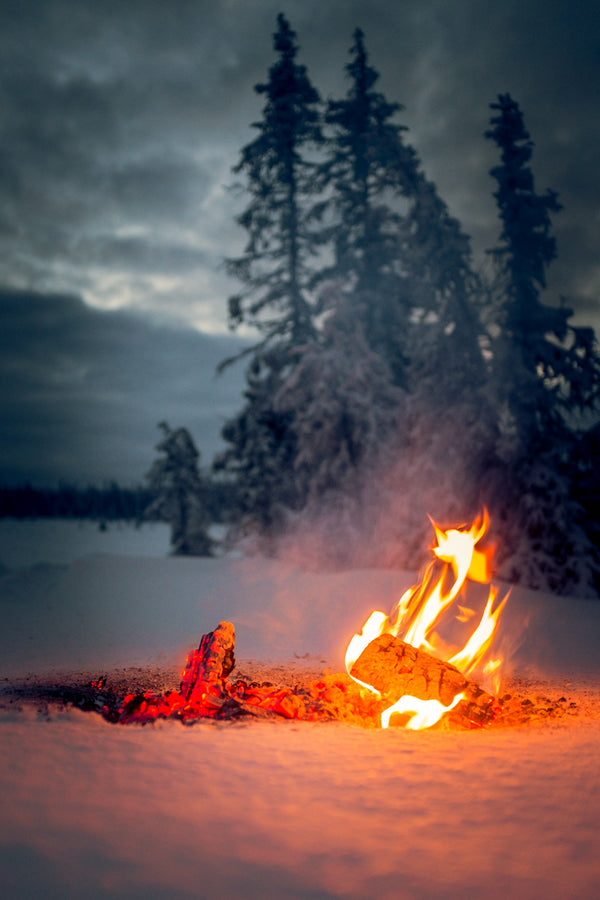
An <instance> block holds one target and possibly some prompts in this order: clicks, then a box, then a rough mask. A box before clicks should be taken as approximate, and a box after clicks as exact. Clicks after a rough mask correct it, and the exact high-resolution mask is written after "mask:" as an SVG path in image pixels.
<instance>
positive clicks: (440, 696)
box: [351, 634, 497, 725]
mask: <svg viewBox="0 0 600 900" xmlns="http://www.w3.org/2000/svg"><path fill="white" fill-rule="evenodd" d="M351 674H352V676H353V677H354V678H357V679H358V680H359V681H361V682H363V683H364V684H368V685H371V686H372V687H374V688H375V689H376V690H377V691H379V693H380V694H381V695H382V699H383V700H384V701H386V704H387V705H389V706H391V705H392V704H393V703H396V702H397V701H398V700H399V699H400V697H402V696H404V695H405V694H408V695H410V696H411V697H416V698H417V699H419V700H438V701H439V702H440V703H441V704H442V705H443V706H450V704H451V703H452V701H453V700H454V698H455V697H456V695H457V694H464V697H463V699H462V700H461V701H460V702H459V703H458V704H457V705H456V707H455V708H454V709H453V710H452V711H451V713H450V717H451V718H452V719H453V720H454V721H457V720H458V719H462V720H465V721H466V722H469V723H472V724H473V725H486V724H488V723H489V722H490V721H491V720H492V719H493V718H494V715H495V713H496V709H497V703H496V700H495V698H494V697H492V696H491V694H488V693H486V692H485V691H483V690H482V689H481V688H480V687H479V686H478V685H477V684H475V682H473V681H469V679H468V678H466V677H465V676H464V675H463V674H462V672H460V671H459V670H458V669H457V668H456V667H455V666H452V665H450V663H447V662H444V661H443V660H441V659H437V658H436V657H434V656H431V654H429V653H427V652H425V651H424V650H418V649H417V648H415V647H412V646H411V645H410V644H407V643H405V642H404V641H402V640H400V639H399V638H396V637H393V635H391V634H382V635H380V637H378V638H375V640H373V641H371V643H370V644H369V645H368V646H367V647H366V648H365V649H364V650H363V652H362V653H361V655H360V656H359V658H358V659H357V660H356V662H355V663H354V665H353V666H352V670H351Z"/></svg>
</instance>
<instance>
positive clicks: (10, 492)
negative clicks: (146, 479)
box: [0, 481, 152, 522]
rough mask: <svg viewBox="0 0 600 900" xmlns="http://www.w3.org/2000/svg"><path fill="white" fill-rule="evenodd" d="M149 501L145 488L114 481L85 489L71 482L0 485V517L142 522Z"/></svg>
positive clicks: (148, 493) (148, 492)
mask: <svg viewBox="0 0 600 900" xmlns="http://www.w3.org/2000/svg"><path fill="white" fill-rule="evenodd" d="M151 500H152V495H151V493H150V491H148V489H147V488H144V487H132V488H124V487H121V486H120V485H118V484H117V483H116V482H114V481H113V482H110V483H109V484H105V485H104V486H102V487H95V486H92V485H88V486H87V487H85V488H78V487H75V486H74V485H70V484H60V485H59V486H58V487H57V488H39V487H33V486H32V485H31V484H25V485H22V486H17V487H0V517H1V518H9V517H10V518H15V519H43V518H58V519H95V520H97V521H106V522H109V521H114V520H119V519H120V520H123V521H141V520H142V519H143V517H144V511H145V510H146V509H147V507H148V506H149V504H150V502H151Z"/></svg>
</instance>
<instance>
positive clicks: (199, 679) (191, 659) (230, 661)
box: [179, 622, 235, 701]
mask: <svg viewBox="0 0 600 900" xmlns="http://www.w3.org/2000/svg"><path fill="white" fill-rule="evenodd" d="M234 647H235V629H234V627H233V625H232V623H231V622H219V624H218V625H217V627H216V628H215V630H214V631H209V632H208V634H205V635H203V636H202V640H201V641H200V646H199V647H198V649H197V650H193V651H192V652H191V653H190V654H189V655H188V657H187V659H186V662H185V668H184V670H183V675H182V678H181V684H180V685H179V693H180V694H181V695H182V696H183V697H184V698H185V699H186V700H188V701H192V700H193V699H194V694H195V693H197V692H198V690H200V691H201V692H203V691H204V690H205V686H206V685H208V684H211V685H216V684H218V683H219V682H223V681H225V679H226V678H227V676H228V675H229V674H230V672H231V671H232V670H233V668H234V666H235V656H234V652H233V651H234Z"/></svg>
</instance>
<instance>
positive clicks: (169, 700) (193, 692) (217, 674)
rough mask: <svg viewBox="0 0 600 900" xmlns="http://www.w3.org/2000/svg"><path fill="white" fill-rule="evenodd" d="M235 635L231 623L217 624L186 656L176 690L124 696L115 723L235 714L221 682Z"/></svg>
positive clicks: (227, 671)
mask: <svg viewBox="0 0 600 900" xmlns="http://www.w3.org/2000/svg"><path fill="white" fill-rule="evenodd" d="M234 645H235V633H234V627H233V625H232V624H231V622H220V623H219V624H218V625H217V627H216V628H215V630H214V631H209V632H208V634H205V635H203V637H202V640H201V641H200V646H199V647H198V649H197V650H193V651H192V652H191V653H190V654H189V655H188V657H187V659H186V663H185V668H184V670H183V673H182V676H181V684H180V686H179V691H169V692H168V693H167V694H164V695H160V696H156V695H154V694H152V693H151V692H146V693H143V694H128V695H127V696H126V697H125V699H124V701H123V705H122V707H121V710H120V714H119V718H118V721H119V722H121V723H122V724H126V723H129V722H139V723H142V724H143V723H145V722H152V721H154V720H155V719H158V718H167V717H169V716H177V717H178V718H180V719H182V720H184V721H186V720H191V719H199V718H215V717H217V716H219V717H223V718H225V717H227V718H229V717H231V716H234V715H237V713H238V712H239V710H240V704H239V703H238V702H237V700H236V699H235V698H232V697H231V695H230V693H229V691H228V689H227V685H226V683H225V679H226V678H227V676H228V675H229V674H230V672H231V671H232V669H233V667H234V665H235V657H234V652H233V651H234Z"/></svg>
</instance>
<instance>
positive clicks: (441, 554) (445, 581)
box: [346, 510, 508, 729]
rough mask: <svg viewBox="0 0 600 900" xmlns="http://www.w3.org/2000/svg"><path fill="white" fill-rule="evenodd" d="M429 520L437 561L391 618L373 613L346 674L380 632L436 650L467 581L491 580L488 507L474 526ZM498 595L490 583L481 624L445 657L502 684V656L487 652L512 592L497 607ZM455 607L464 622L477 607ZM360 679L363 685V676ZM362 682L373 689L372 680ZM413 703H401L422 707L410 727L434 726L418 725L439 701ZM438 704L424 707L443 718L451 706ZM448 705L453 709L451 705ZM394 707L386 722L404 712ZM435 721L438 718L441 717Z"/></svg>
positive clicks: (354, 644)
mask: <svg viewBox="0 0 600 900" xmlns="http://www.w3.org/2000/svg"><path fill="white" fill-rule="evenodd" d="M430 521H431V524H432V525H433V528H434V531H435V537H436V545H435V546H434V547H433V548H432V552H433V555H434V557H435V560H434V561H433V562H431V563H430V564H429V565H428V566H427V568H426V569H425V571H424V573H423V575H422V577H421V580H420V581H419V582H418V583H417V584H416V585H415V586H414V587H412V588H409V590H407V591H405V593H404V594H403V595H402V597H401V598H400V599H399V600H398V602H397V604H396V606H395V607H394V609H393V610H392V612H391V613H390V615H389V617H388V616H386V615H385V614H384V613H382V612H375V613H372V614H371V616H370V617H369V619H368V620H367V622H366V623H365V625H364V626H363V630H362V632H361V633H360V634H356V635H354V637H353V638H352V640H351V641H350V643H349V645H348V650H347V651H346V670H347V672H348V674H350V675H351V671H350V670H351V669H352V666H353V665H354V663H355V662H356V660H357V659H358V657H359V656H360V654H361V653H362V652H363V650H364V649H365V648H366V647H367V646H368V644H370V643H371V641H372V640H374V639H375V638H376V637H378V636H379V635H381V634H392V635H394V636H395V637H396V636H398V635H400V636H401V638H402V640H403V641H405V643H408V644H411V645H412V646H413V647H417V648H421V649H423V650H426V651H427V652H429V653H434V654H435V652H436V651H435V648H434V645H433V643H432V641H434V639H435V635H434V634H433V629H434V627H435V626H436V624H437V623H438V621H440V620H441V619H442V616H443V614H444V613H445V612H446V611H447V610H448V609H449V607H451V606H452V604H453V603H455V601H456V598H457V597H458V594H459V593H460V591H461V590H462V588H463V586H464V584H465V581H467V580H469V581H474V582H477V583H479V584H488V583H489V582H490V581H491V559H492V550H491V549H488V550H485V551H482V550H480V549H479V548H478V547H477V544H478V543H479V541H480V540H481V538H482V537H483V536H484V535H485V533H486V532H487V529H488V526H489V517H488V514H487V510H484V511H483V515H482V516H480V517H478V518H477V519H476V520H475V521H474V522H473V524H472V525H471V526H470V528H467V527H463V528H452V529H448V530H447V531H444V530H443V529H441V528H440V527H439V526H438V525H437V524H436V523H435V522H434V521H433V519H431V520H430ZM497 595H498V589H497V588H495V587H493V586H490V589H489V594H488V599H487V603H486V605H485V608H484V610H483V613H482V615H481V619H480V621H479V623H478V625H477V627H476V628H475V629H474V631H473V632H472V634H471V635H470V637H469V638H468V639H467V641H466V643H465V645H464V647H463V648H462V649H461V650H458V651H457V652H456V653H454V654H453V655H450V654H448V655H449V656H450V658H449V659H447V661H448V662H450V663H451V664H452V665H454V666H456V668H458V669H460V671H461V672H463V673H464V674H468V673H471V672H473V671H474V670H475V669H476V668H478V667H479V668H480V669H481V670H482V671H483V673H484V674H485V675H487V676H490V675H492V674H493V675H494V678H495V682H496V688H497V687H498V686H499V669H500V665H501V663H502V658H501V657H496V658H495V659H493V660H492V659H486V654H487V653H488V651H490V648H491V646H492V642H493V638H494V634H495V632H496V628H497V625H498V619H499V616H500V613H501V612H502V609H503V608H504V604H505V603H506V600H507V599H508V594H507V595H506V597H505V598H504V599H503V601H502V602H501V603H500V604H499V605H498V606H497V607H496V608H495V609H494V604H495V601H496V598H497ZM456 607H457V608H458V611H459V613H458V615H456V616H455V618H456V619H457V620H458V621H460V622H463V623H466V622H467V621H468V620H469V619H470V617H471V616H472V615H474V612H473V610H471V609H469V608H468V607H465V606H461V605H459V604H458V603H456ZM352 677H353V676H352ZM354 680H355V681H357V680H358V679H354ZM358 683H359V684H363V682H360V681H359V682H358ZM364 686H365V687H369V689H370V690H374V688H372V687H371V686H369V685H364ZM376 693H377V692H376ZM405 702H406V701H405V698H400V700H399V701H398V703H400V704H402V703H405ZM410 702H411V703H412V704H413V706H409V707H403V711H413V709H414V706H415V705H416V704H419V708H418V710H417V712H416V713H415V715H414V716H413V718H411V720H410V723H409V725H407V726H406V727H410V728H413V729H416V728H428V727H430V726H429V725H422V724H418V723H420V722H422V721H429V719H430V716H431V715H432V713H431V712H428V713H427V715H425V716H422V713H421V706H420V705H421V704H423V703H426V704H429V703H431V704H435V703H437V701H429V700H427V701H420V700H415V699H414V698H411V700H410ZM453 705H455V704H453ZM438 707H440V710H441V711H440V710H438V709H437V707H435V706H431V707H426V708H427V709H428V710H435V711H436V712H439V716H438V718H439V717H440V716H441V715H443V714H444V713H445V712H446V711H447V709H446V708H444V707H442V705H441V704H438ZM448 709H452V706H451V707H448ZM390 710H391V712H390ZM390 710H388V711H386V713H384V715H386V716H387V721H388V722H389V715H387V714H388V713H389V714H390V715H391V714H392V713H393V712H397V711H400V709H399V708H398V704H394V706H393V707H390ZM433 721H437V719H434V720H433ZM431 724H433V722H432V723H431ZM384 727H387V726H384Z"/></svg>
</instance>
